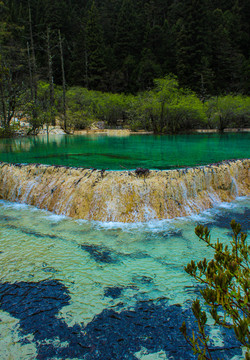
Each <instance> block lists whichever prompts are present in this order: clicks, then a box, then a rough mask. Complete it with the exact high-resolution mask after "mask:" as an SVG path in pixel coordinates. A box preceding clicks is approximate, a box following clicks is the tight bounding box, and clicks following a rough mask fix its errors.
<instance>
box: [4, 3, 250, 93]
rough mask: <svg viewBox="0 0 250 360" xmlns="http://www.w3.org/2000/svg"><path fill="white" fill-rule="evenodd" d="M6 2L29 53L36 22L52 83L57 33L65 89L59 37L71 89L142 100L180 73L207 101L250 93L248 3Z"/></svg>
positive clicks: (39, 58) (37, 47)
mask: <svg viewBox="0 0 250 360" xmlns="http://www.w3.org/2000/svg"><path fill="white" fill-rule="evenodd" d="M1 3H2V4H4V6H5V10H4V11H5V19H6V21H7V22H9V23H13V24H15V26H18V27H19V28H22V34H19V37H18V43H19V44H18V46H19V47H20V48H27V41H28V42H30V22H31V25H32V31H33V34H32V36H33V41H34V51H35V56H36V63H37V70H38V74H39V77H40V79H43V80H46V79H48V63H47V58H48V56H47V55H48V54H47V53H46V49H47V47H46V31H47V29H48V28H49V29H50V33H51V34H50V38H51V51H52V54H51V56H52V58H53V64H52V66H53V78H54V82H55V83H56V84H59V85H60V84H61V82H62V76H61V67H60V51H59V46H58V30H60V32H61V34H62V39H63V48H64V57H65V59H64V63H65V74H66V81H67V84H68V85H70V86H72V85H82V86H86V87H88V88H89V89H92V90H105V91H111V92H127V93H128V92H130V93H136V92H138V91H142V90H148V88H150V87H151V86H152V85H153V79H154V78H159V77H164V76H166V75H168V74H175V75H177V76H178V80H179V83H180V85H181V86H184V87H188V88H190V89H191V90H193V91H195V92H196V93H197V94H198V95H199V96H200V98H205V97H206V96H208V95H220V94H224V93H243V94H249V91H250V84H249V83H250V80H249V69H250V50H249V43H250V26H249V18H250V3H249V1H247V0H237V1H228V0H227V1H223V0H209V1H207V0H195V1H194V0H185V1H184V0H177V1H176V0H175V1H174V0H136V1H132V0H54V1H49V0H30V1H29V0H4V1H2V2H1ZM29 3H30V9H31V13H30V14H31V16H30V18H29ZM6 12H7V15H6ZM30 20H31V21H30ZM2 31H3V30H2V29H1V32H2ZM31 45H32V44H31ZM1 51H2V50H1Z"/></svg>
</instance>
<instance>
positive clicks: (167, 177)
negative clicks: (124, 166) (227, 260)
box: [0, 159, 250, 222]
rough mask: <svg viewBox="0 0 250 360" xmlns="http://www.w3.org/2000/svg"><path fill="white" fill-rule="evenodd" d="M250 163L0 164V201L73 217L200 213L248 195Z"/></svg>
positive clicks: (146, 217) (144, 218) (130, 219)
mask: <svg viewBox="0 0 250 360" xmlns="http://www.w3.org/2000/svg"><path fill="white" fill-rule="evenodd" d="M249 164H250V160H249V159H244V160H232V161H226V162H222V163H218V164H212V165H207V166H201V167H193V168H187V169H179V170H178V169H177V170H166V171H153V170H152V171H150V172H149V174H147V175H146V176H137V175H136V174H135V172H134V171H101V170H91V169H83V168H67V167H63V166H46V165H38V164H30V165H21V164H14V165H13V164H7V163H0V198H2V199H5V200H10V201H14V202H21V203H26V204H30V205H35V206H37V207H38V208H40V209H47V210H49V211H53V212H54V213H56V214H65V215H67V216H70V217H73V218H80V219H87V220H100V221H121V222H137V221H148V220H151V219H167V218H174V217H178V216H186V215H189V214H192V213H199V212H201V211H203V210H205V209H208V208H210V207H212V206H213V205H214V204H216V203H219V202H221V201H231V200H233V199H235V198H236V197H237V196H247V195H249V190H250V176H249Z"/></svg>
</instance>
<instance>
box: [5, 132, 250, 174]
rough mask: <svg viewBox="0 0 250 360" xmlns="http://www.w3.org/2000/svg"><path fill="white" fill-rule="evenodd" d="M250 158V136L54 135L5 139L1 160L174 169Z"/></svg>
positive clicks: (90, 166)
mask: <svg viewBox="0 0 250 360" xmlns="http://www.w3.org/2000/svg"><path fill="white" fill-rule="evenodd" d="M248 157H250V133H228V134H195V135H175V136H173V135H159V136H156V135H130V136H122V137H121V136H107V135H84V136H80V135H76V136H70V135H49V137H47V136H38V137H26V138H17V139H2V140H0V161H6V162H11V163H42V164H49V165H65V166H77V167H87V168H97V169H110V170H124V168H126V169H135V168H137V167H143V168H149V169H172V168H178V167H185V166H195V165H205V164H210V163H214V162H219V161H222V160H229V159H242V158H248Z"/></svg>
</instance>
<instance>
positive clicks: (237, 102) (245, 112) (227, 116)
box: [206, 95, 250, 131]
mask: <svg viewBox="0 0 250 360" xmlns="http://www.w3.org/2000/svg"><path fill="white" fill-rule="evenodd" d="M206 114H207V119H208V124H209V126H210V127H211V128H217V129H218V130H220V131H224V129H225V128H227V127H239V128H241V127H247V126H250V97H244V96H242V95H237V96H233V95H226V96H218V97H215V98H211V99H210V100H209V101H208V102H207V103H206Z"/></svg>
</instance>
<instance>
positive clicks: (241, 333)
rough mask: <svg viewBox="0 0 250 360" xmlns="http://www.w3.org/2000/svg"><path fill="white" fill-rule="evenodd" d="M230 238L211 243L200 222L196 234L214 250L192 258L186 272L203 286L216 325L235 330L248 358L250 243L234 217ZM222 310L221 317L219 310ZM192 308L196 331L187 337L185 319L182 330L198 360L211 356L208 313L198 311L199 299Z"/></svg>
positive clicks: (249, 346) (249, 353)
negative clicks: (208, 255) (209, 255)
mask: <svg viewBox="0 0 250 360" xmlns="http://www.w3.org/2000/svg"><path fill="white" fill-rule="evenodd" d="M231 227H232V230H233V236H232V241H231V242H230V244H229V245H224V244H222V243H221V242H220V241H219V240H217V242H216V243H212V242H211V239H210V234H209V231H208V229H207V227H204V226H202V225H199V226H197V227H196V229H195V233H196V235H197V236H198V237H199V239H201V240H202V241H203V242H205V244H206V245H207V246H208V247H209V248H211V249H212V250H213V251H214V257H213V259H212V260H210V261H207V259H206V258H205V259H204V260H202V261H199V262H198V263H197V264H196V263H195V262H194V261H193V260H192V261H191V263H189V264H188V265H187V267H186V268H185V271H186V272H187V273H188V274H189V275H191V276H192V277H193V278H194V279H195V280H197V281H198V283H200V284H202V285H203V286H204V288H203V289H202V290H201V295H202V297H203V299H204V300H205V304H207V305H208V306H209V307H210V314H211V316H212V318H213V319H214V321H215V324H218V325H221V326H222V327H226V328H232V329H234V332H235V336H236V338H237V339H238V340H239V341H240V342H241V344H242V345H244V346H245V347H246V349H247V350H246V355H245V359H246V360H249V359H250V262H249V260H250V259H249V257H250V246H249V245H248V244H247V241H246V238H247V235H246V234H245V233H242V232H241V225H240V224H237V223H236V222H235V221H234V220H232V222H231ZM221 309H223V311H224V316H221V314H220V311H221ZM192 310H193V313H194V316H195V318H196V320H197V323H198V329H199V334H198V336H195V334H194V332H193V336H192V337H191V336H188V334H187V328H186V324H185V322H183V324H182V327H181V331H182V333H183V335H184V337H185V338H186V340H187V342H188V343H189V344H190V345H191V346H192V349H193V352H194V354H197V355H198V359H200V360H204V359H212V355H211V352H210V349H209V336H208V335H207V334H206V328H205V327H206V324H207V315H206V313H205V311H202V310H201V305H200V301H199V300H198V299H196V300H195V301H194V302H193V305H192Z"/></svg>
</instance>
